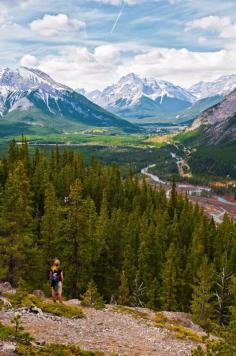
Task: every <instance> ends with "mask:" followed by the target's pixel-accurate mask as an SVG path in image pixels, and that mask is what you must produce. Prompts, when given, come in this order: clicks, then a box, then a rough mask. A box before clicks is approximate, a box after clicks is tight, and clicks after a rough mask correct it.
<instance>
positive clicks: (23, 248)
mask: <svg viewBox="0 0 236 356" xmlns="http://www.w3.org/2000/svg"><path fill="white" fill-rule="evenodd" d="M0 256H1V257H0V280H2V281H9V282H10V283H12V285H13V286H17V285H18V284H19V281H20V280H24V282H25V283H26V284H27V285H28V286H29V288H30V289H32V290H33V289H43V290H44V291H45V292H46V291H48V290H49V284H48V271H49V269H50V266H51V264H52V261H53V259H54V258H55V257H57V258H59V259H60V260H61V261H62V266H63V270H64V274H65V281H64V292H65V295H66V296H67V297H69V298H71V297H72V298H78V297H79V296H80V295H81V294H82V293H84V292H85V291H86V290H87V287H88V285H89V284H91V282H93V283H94V284H95V285H96V287H97V290H98V292H99V293H100V295H102V297H103V298H104V300H105V301H106V302H110V301H111V300H112V301H116V302H117V303H120V304H125V305H133V306H147V307H150V308H153V309H156V310H170V311H177V310H178V311H186V312H190V311H191V312H192V313H193V315H195V317H196V319H197V320H198V322H200V323H201V324H207V323H208V322H209V320H214V321H216V322H218V323H219V324H221V325H227V324H229V323H230V321H232V318H235V314H236V312H235V306H236V225H235V222H234V221H232V220H230V219H229V218H228V216H225V217H224V220H223V223H222V224H221V225H219V226H217V225H216V224H215V223H214V221H213V219H212V220H209V219H208V218H207V217H206V215H205V214H204V212H203V211H202V210H201V209H200V208H199V206H198V205H193V204H192V203H191V202H189V201H188V199H187V197H185V196H183V195H178V194H177V192H176V186H175V183H173V186H172V190H171V194H170V197H169V199H167V197H166V194H165V191H164V190H163V189H160V190H157V189H155V188H153V187H151V186H150V185H149V184H147V182H146V181H145V179H144V178H140V177H137V176H129V177H127V178H125V179H124V178H122V177H121V176H120V172H119V168H118V167H117V166H116V165H112V166H104V165H101V164H100V163H99V162H98V161H96V160H95V159H93V158H92V159H91V162H90V164H89V165H87V166H85V165H84V162H83V157H82V156H81V154H80V153H78V152H73V151H70V150H67V149H64V151H62V150H60V149H59V147H55V148H52V149H50V151H49V152H46V150H45V149H42V150H39V149H38V148H37V147H36V148H35V151H34V153H33V154H29V147H28V144H27V141H26V140H25V139H24V138H23V140H22V144H21V145H17V144H16V142H15V141H12V142H11V144H10V146H9V150H8V153H7V154H6V156H5V157H4V158H3V159H2V160H1V161H0ZM234 320H235V319H234Z"/></svg>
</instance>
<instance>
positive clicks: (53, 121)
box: [0, 67, 137, 134]
mask: <svg viewBox="0 0 236 356" xmlns="http://www.w3.org/2000/svg"><path fill="white" fill-rule="evenodd" d="M0 124H2V125H3V126H4V128H5V130H4V133H6V132H8V131H9V130H11V129H12V128H13V127H14V128H18V131H19V130H22V131H24V132H30V130H31V129H32V128H33V127H34V128H35V127H38V128H41V131H45V132H48V131H47V129H51V131H52V132H59V131H62V130H63V129H66V130H70V129H73V130H76V128H78V127H80V128H81V127H87V126H88V127H89V126H94V127H115V128H119V129H122V130H125V131H135V130H136V129H137V128H136V127H135V126H134V125H132V124H131V123H129V122H127V121H125V120H122V119H120V118H119V117H117V116H116V115H114V114H112V113H110V112H107V111H106V110H104V109H102V108H101V107H99V106H98V105H96V104H94V103H92V102H91V101H90V100H88V99H87V98H86V97H84V96H83V95H81V94H79V93H77V92H76V91H74V90H73V89H71V88H69V87H67V86H65V85H62V84H60V83H57V82H56V81H54V80H53V79H52V78H51V77H50V76H48V75H47V74H46V73H44V72H42V71H40V70H37V69H32V68H26V67H21V68H19V69H16V70H12V69H9V68H5V69H2V70H0ZM11 124H12V125H11ZM9 125H10V126H11V128H9ZM43 129H45V130H43ZM2 131H3V130H2ZM2 134H3V133H2Z"/></svg>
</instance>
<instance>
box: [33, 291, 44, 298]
mask: <svg viewBox="0 0 236 356" xmlns="http://www.w3.org/2000/svg"><path fill="white" fill-rule="evenodd" d="M33 295H35V297H38V298H45V294H44V292H43V291H42V290H41V289H36V290H34V291H33Z"/></svg>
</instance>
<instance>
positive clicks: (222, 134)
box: [189, 89, 236, 144]
mask: <svg viewBox="0 0 236 356" xmlns="http://www.w3.org/2000/svg"><path fill="white" fill-rule="evenodd" d="M194 130H200V132H201V134H200V135H199V136H198V137H197V139H199V140H200V141H202V142H206V143H208V144H220V143H230V142H236V89H235V90H233V91H232V92H231V93H230V94H229V95H227V96H226V97H225V99H224V100H223V101H222V102H220V103H218V104H216V105H215V106H213V107H211V108H210V109H207V110H205V111H204V112H203V113H202V114H201V115H200V116H199V117H198V118H197V119H196V120H195V121H194V122H193V124H192V126H191V127H190V129H189V131H194Z"/></svg>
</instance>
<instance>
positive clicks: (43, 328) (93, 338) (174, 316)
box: [0, 300, 205, 356]
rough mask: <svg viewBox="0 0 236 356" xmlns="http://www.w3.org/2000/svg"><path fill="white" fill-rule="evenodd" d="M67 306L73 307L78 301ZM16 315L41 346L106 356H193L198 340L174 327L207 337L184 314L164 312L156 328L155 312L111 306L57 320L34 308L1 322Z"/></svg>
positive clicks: (8, 313) (3, 314)
mask: <svg viewBox="0 0 236 356" xmlns="http://www.w3.org/2000/svg"><path fill="white" fill-rule="evenodd" d="M65 303H66V304H68V305H74V304H78V301H75V300H73V301H68V302H65ZM16 312H17V313H20V315H21V321H22V323H23V326H24V328H25V331H27V332H29V333H30V334H31V335H32V336H33V337H34V338H35V342H36V343H37V344H39V345H43V344H45V343H46V344H48V343H60V344H75V345H79V346H80V347H81V348H82V349H86V350H97V351H102V352H104V354H105V355H109V354H111V353H113V352H114V353H117V354H119V355H130V356H134V355H143V356H144V355H145V356H156V355H158V356H178V355H179V356H184V355H189V356H190V355H191V350H192V349H193V348H195V347H196V346H197V345H198V344H199V341H195V340H192V339H191V340H190V339H189V338H188V337H185V336H183V335H182V334H181V337H179V336H178V335H177V333H176V328H173V330H172V328H171V325H179V326H180V327H182V328H183V327H184V328H185V329H184V330H187V329H188V330H190V331H191V332H192V333H194V335H195V334H196V336H197V338H198V340H200V339H201V336H202V335H204V334H205V333H203V331H202V330H201V329H200V328H199V327H197V326H195V325H194V324H193V323H192V321H191V319H190V318H189V316H188V315H187V314H185V313H170V312H166V313H165V314H164V313H163V314H164V315H163V318H164V321H165V323H164V324H163V326H160V325H157V321H156V313H155V312H154V311H152V310H150V309H144V308H128V307H120V306H111V305H107V306H106V307H105V308H104V309H102V310H96V309H93V308H83V312H84V314H85V318H80V319H73V318H72V319H69V318H65V317H58V316H56V315H52V314H48V313H43V312H42V311H40V310H36V309H34V310H32V308H19V309H17V310H16V309H14V310H13V309H7V310H2V311H0V321H1V322H3V323H4V324H9V323H10V320H11V319H12V318H13V316H14V315H15V313H16ZM165 325H168V327H165ZM7 347H8V346H7V345H5V348H7ZM10 347H12V348H13V346H9V348H10ZM0 350H1V349H0ZM9 351H10V350H9ZM7 355H8V354H7ZM9 355H10V354H9Z"/></svg>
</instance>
